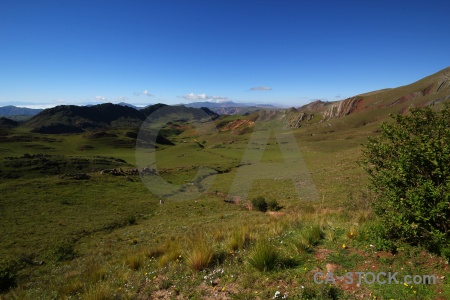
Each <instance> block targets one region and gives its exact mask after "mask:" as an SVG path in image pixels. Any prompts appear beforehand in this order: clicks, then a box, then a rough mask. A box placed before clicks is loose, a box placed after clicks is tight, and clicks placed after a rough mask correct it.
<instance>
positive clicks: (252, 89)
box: [250, 86, 272, 91]
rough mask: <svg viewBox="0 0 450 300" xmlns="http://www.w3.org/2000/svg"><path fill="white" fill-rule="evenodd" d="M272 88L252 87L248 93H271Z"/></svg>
mask: <svg viewBox="0 0 450 300" xmlns="http://www.w3.org/2000/svg"><path fill="white" fill-rule="evenodd" d="M271 90H272V88H271V87H270V86H254V87H252V88H250V91H271Z"/></svg>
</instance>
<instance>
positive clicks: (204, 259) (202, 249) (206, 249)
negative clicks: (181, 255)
mask: <svg viewBox="0 0 450 300" xmlns="http://www.w3.org/2000/svg"><path fill="white" fill-rule="evenodd" d="M185 256H186V264H187V265H188V267H189V268H191V269H192V270H194V271H200V270H203V269H205V268H207V267H209V266H210V265H211V263H212V261H213V257H214V244H213V242H212V240H210V239H209V238H208V237H207V236H206V235H204V234H199V235H196V236H195V237H194V239H193V240H192V241H191V242H190V243H189V248H188V250H187V251H186V254H185Z"/></svg>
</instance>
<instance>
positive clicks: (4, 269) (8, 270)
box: [0, 259, 17, 292]
mask: <svg viewBox="0 0 450 300" xmlns="http://www.w3.org/2000/svg"><path fill="white" fill-rule="evenodd" d="M16 265H17V263H16V262H14V261H11V260H3V259H2V260H0V292H5V291H7V290H9V289H10V288H12V287H14V286H15V285H16Z"/></svg>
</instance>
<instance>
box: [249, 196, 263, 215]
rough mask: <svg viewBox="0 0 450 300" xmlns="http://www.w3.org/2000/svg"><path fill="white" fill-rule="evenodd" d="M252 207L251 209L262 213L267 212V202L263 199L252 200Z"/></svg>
mask: <svg viewBox="0 0 450 300" xmlns="http://www.w3.org/2000/svg"><path fill="white" fill-rule="evenodd" d="M252 206H253V208H255V209H257V210H259V211H262V212H266V211H267V202H266V199H265V198H264V197H261V196H260V197H256V198H253V199H252Z"/></svg>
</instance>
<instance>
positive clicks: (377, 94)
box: [287, 67, 450, 127]
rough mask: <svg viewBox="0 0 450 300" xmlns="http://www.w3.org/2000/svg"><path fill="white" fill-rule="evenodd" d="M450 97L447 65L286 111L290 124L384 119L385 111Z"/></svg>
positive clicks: (403, 110)
mask: <svg viewBox="0 0 450 300" xmlns="http://www.w3.org/2000/svg"><path fill="white" fill-rule="evenodd" d="M449 100H450V67H448V68H446V69H444V70H442V71H439V72H437V73H435V74H433V75H430V76H428V77H425V78H423V79H421V80H419V81H416V82H414V83H412V84H409V85H405V86H401V87H397V88H393V89H383V90H379V91H374V92H369V93H365V94H361V95H357V96H354V97H351V98H347V99H345V100H341V101H335V102H324V101H320V100H318V101H315V102H312V103H309V104H307V105H304V106H302V107H300V108H298V109H290V110H288V111H287V112H288V115H289V120H290V124H291V126H292V127H300V126H302V125H305V124H311V123H317V122H323V121H327V120H331V119H336V118H342V117H345V116H348V115H352V114H356V113H363V112H365V113H369V112H370V114H372V115H373V116H375V115H379V116H378V117H376V118H383V117H386V116H387V115H388V113H402V114H404V113H406V112H407V111H408V110H409V109H410V108H413V107H424V106H433V105H438V104H440V103H443V102H447V101H449Z"/></svg>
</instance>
